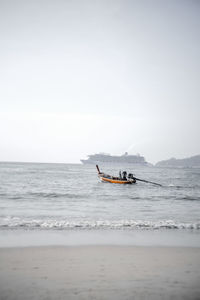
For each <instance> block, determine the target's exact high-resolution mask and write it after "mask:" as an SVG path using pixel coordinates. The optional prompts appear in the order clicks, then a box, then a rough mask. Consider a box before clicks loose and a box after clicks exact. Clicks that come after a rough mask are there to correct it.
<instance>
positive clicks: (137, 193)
mask: <svg viewBox="0 0 200 300" xmlns="http://www.w3.org/2000/svg"><path fill="white" fill-rule="evenodd" d="M99 167H100V170H101V171H103V172H105V173H108V174H111V175H115V176H117V175H118V174H119V170H121V171H124V170H125V171H127V173H129V172H131V173H133V174H134V176H135V177H137V178H140V179H142V180H143V179H144V180H147V181H152V182H156V183H159V184H161V185H162V186H157V185H154V184H150V183H145V182H142V181H137V183H136V184H132V185H120V184H112V183H105V182H101V181H100V179H99V178H98V174H97V170H96V167H95V165H82V164H61V163H60V164H53V163H52V164H48V163H8V162H1V163H0V236H3V237H4V238H5V234H4V233H5V232H7V234H8V235H9V234H11V235H12V233H16V232H26V233H27V232H28V233H31V232H32V233H34V232H37V233H38V232H42V233H43V236H47V233H48V232H49V231H51V232H53V233H54V234H56V232H63V233H67V232H77V231H78V232H79V233H80V232H86V231H87V232H89V231H92V232H93V233H94V232H98V231H99V232H101V234H102V232H103V235H104V232H108V231H109V232H110V233H112V234H111V235H112V236H114V235H115V233H116V232H120V233H121V234H124V232H129V234H130V233H131V232H132V233H136V232H137V235H138V234H139V233H144V232H145V235H147V232H151V233H152V232H154V233H155V232H156V234H157V233H158V232H162V233H163V232H169V231H171V232H176V233H177V232H180V233H183V232H184V233H187V236H192V237H194V236H195V238H196V240H197V239H198V240H199V241H200V239H199V237H200V235H199V233H200V169H199V168H158V167H149V166H145V167H144V166H131V165H104V166H101V165H99ZM176 236H177V234H176ZM0 242H1V240H0Z"/></svg>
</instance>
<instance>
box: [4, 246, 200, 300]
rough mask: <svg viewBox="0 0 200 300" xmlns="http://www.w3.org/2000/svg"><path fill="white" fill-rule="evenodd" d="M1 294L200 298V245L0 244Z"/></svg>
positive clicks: (14, 297)
mask: <svg viewBox="0 0 200 300" xmlns="http://www.w3.org/2000/svg"><path fill="white" fill-rule="evenodd" d="M0 299H1V300H5V299H7V300H25V299H26V300H29V299H46V300H47V299H57V300H58V299H67V300H71V299H85V300H86V299H99V300H100V299H101V300H103V299H113V300H114V299H123V300H125V299H152V300H153V299H154V300H156V299H187V300H188V299H200V248H192V247H191V248H190V247H155V246H153V247H149V246H146V247H143V246H103V245H100V246H76V247H74V246H73V247H72V246H71V247H70V246H54V247H52V246H51V247H25V248H1V249H0Z"/></svg>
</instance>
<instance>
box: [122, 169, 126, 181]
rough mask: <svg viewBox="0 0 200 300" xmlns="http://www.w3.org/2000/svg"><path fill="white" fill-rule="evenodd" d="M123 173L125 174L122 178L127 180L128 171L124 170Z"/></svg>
mask: <svg viewBox="0 0 200 300" xmlns="http://www.w3.org/2000/svg"><path fill="white" fill-rule="evenodd" d="M122 174H123V177H122V179H123V180H127V178H126V175H127V172H126V171H124V172H123V173H122Z"/></svg>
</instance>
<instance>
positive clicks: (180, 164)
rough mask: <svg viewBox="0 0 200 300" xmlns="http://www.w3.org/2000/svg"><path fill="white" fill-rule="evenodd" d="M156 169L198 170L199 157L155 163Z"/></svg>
mask: <svg viewBox="0 0 200 300" xmlns="http://www.w3.org/2000/svg"><path fill="white" fill-rule="evenodd" d="M155 166H156V167H166V168H170V167H176V168H200V155H195V156H191V157H188V158H183V159H176V158H170V159H167V160H162V161H159V162H158V163H156V165H155Z"/></svg>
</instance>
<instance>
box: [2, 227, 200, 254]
mask: <svg viewBox="0 0 200 300" xmlns="http://www.w3.org/2000/svg"><path fill="white" fill-rule="evenodd" d="M0 232H1V234H0V249H1V248H9V247H11V248H13V247H40V246H102V245H104V246H105V245H107V246H144V247H149V246H152V247H153V246H158V247H159V246H160V247H197V248H200V231H199V230H176V229H161V230H149V229H147V230H136V229H134V230H129V229H125V230H115V229H111V230H110V229H109V230H108V229H103V230H99V229H93V230H91V229H90V230H85V229H84V230H83V229H81V230H80V229H75V230H74V229H72V230H71V229H68V230H51V229H48V230H28V229H27V230H24V229H18V230H12V229H9V230H7V229H3V230H1V231H0Z"/></svg>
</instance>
